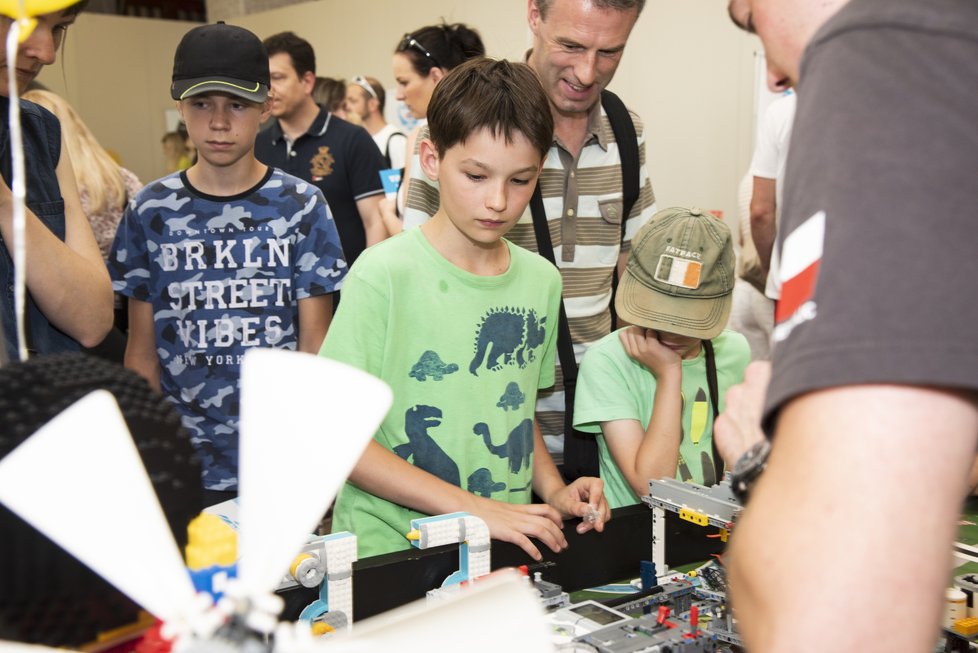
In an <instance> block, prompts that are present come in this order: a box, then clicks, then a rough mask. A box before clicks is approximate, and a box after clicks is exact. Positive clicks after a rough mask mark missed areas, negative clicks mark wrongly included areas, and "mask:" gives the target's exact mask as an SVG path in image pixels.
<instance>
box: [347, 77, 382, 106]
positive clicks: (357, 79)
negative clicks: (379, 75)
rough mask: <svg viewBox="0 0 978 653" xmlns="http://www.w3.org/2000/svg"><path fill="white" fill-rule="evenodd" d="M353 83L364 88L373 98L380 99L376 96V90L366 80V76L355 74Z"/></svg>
mask: <svg viewBox="0 0 978 653" xmlns="http://www.w3.org/2000/svg"><path fill="white" fill-rule="evenodd" d="M353 83H354V84H356V85H357V86H359V87H360V88H362V89H363V90H365V91H366V92H367V93H368V94H369V95H370V97H372V98H373V99H375V100H380V98H378V97H377V91H375V90H374V87H373V86H371V85H370V82H368V81H367V78H366V77H364V76H363V75H357V76H356V77H354V78H353Z"/></svg>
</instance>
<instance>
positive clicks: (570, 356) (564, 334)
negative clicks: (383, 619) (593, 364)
mask: <svg viewBox="0 0 978 653" xmlns="http://www.w3.org/2000/svg"><path fill="white" fill-rule="evenodd" d="M530 214H531V215H532V216H533V234H534V235H535V236H536V239H537V250H538V251H539V253H540V256H542V257H543V258H545V259H547V260H548V261H550V262H551V263H553V264H554V266H555V267H556V265H557V258H556V255H555V254H554V245H553V241H551V239H550V225H549V224H548V223H547V214H546V212H545V211H544V208H543V195H541V194H540V185H539V184H538V185H537V187H536V189H535V190H534V191H533V196H532V197H531V198H530ZM557 357H558V359H559V360H560V368H561V370H562V372H563V374H564V386H565V388H566V387H567V386H571V387H573V386H574V385H575V384H576V383H577V359H576V358H575V356H574V343H573V341H572V340H571V334H570V324H569V323H568V322H567V313H566V312H565V311H564V300H563V298H561V300H560V320H559V321H558V323H557ZM571 405H573V404H571ZM565 432H566V431H565Z"/></svg>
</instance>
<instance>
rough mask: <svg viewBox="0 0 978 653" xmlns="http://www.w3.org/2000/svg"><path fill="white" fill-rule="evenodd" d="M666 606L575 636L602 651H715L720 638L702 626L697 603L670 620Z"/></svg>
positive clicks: (634, 652)
mask: <svg viewBox="0 0 978 653" xmlns="http://www.w3.org/2000/svg"><path fill="white" fill-rule="evenodd" d="M669 615H670V610H669V608H668V607H665V606H662V607H660V608H659V610H658V612H657V613H656V614H654V615H642V616H641V617H638V618H636V619H628V620H624V621H619V622H617V623H614V624H612V625H610V626H605V627H604V628H601V629H600V630H595V631H594V632H591V633H589V634H587V635H584V636H582V637H579V638H577V639H575V640H574V641H576V642H581V643H583V644H587V645H588V646H590V647H592V648H593V649H594V650H595V651H597V652H598V653H664V652H665V651H669V652H671V653H712V652H713V651H716V650H717V643H716V637H715V636H714V635H713V634H711V633H709V632H708V631H704V630H701V629H700V627H699V610H698V608H697V607H696V606H693V607H692V608H691V609H690V611H689V613H688V614H686V615H684V616H682V618H673V620H670V619H669Z"/></svg>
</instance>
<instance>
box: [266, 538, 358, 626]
mask: <svg viewBox="0 0 978 653" xmlns="http://www.w3.org/2000/svg"><path fill="white" fill-rule="evenodd" d="M356 561H357V538H356V536H355V535H354V534H353V533H347V532H345V531H344V532H341V533H332V534H330V535H322V536H320V537H316V538H312V539H310V541H309V542H308V543H306V545H305V546H303V547H302V551H301V552H300V553H299V555H297V556H296V558H295V560H294V561H293V562H292V566H291V567H290V568H289V573H288V574H287V575H286V576H285V577H284V578H283V579H282V580H281V581H280V582H279V585H278V587H277V588H275V589H276V591H278V590H282V589H288V588H289V587H295V586H296V585H302V586H303V587H316V585H319V598H318V599H317V600H315V601H313V602H312V603H310V604H309V605H308V606H306V608H305V609H304V610H303V611H302V612H301V613H300V614H299V620H300V621H303V622H307V623H309V624H310V625H311V626H312V628H313V632H314V633H316V634H318V635H325V634H327V633H332V632H335V631H337V630H340V629H343V628H348V627H349V626H351V625H352V623H353V563H354V562H356Z"/></svg>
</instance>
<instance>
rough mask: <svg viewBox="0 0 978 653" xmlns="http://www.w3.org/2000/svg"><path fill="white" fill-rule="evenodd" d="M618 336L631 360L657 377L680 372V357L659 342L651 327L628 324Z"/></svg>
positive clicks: (681, 367) (681, 361) (681, 360)
mask: <svg viewBox="0 0 978 653" xmlns="http://www.w3.org/2000/svg"><path fill="white" fill-rule="evenodd" d="M618 337H619V338H620V339H621V344H622V346H624V347H625V353H627V354H628V356H629V357H630V358H631V359H632V360H634V361H637V362H639V363H641V364H642V365H644V366H645V367H647V368H649V371H651V372H652V374H653V375H655V377H656V378H657V379H658V378H661V377H662V376H663V375H664V374H669V373H677V372H678V373H679V374H682V369H683V359H682V357H681V356H680V355H679V354H678V353H677V352H675V351H673V350H672V349H670V348H669V347H666V346H665V345H663V344H662V343H661V342H659V338H658V334H657V333H656V332H655V331H653V330H652V329H644V328H642V327H638V326H630V327H628V328H627V329H623V330H622V331H620V332H619V334H618Z"/></svg>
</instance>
